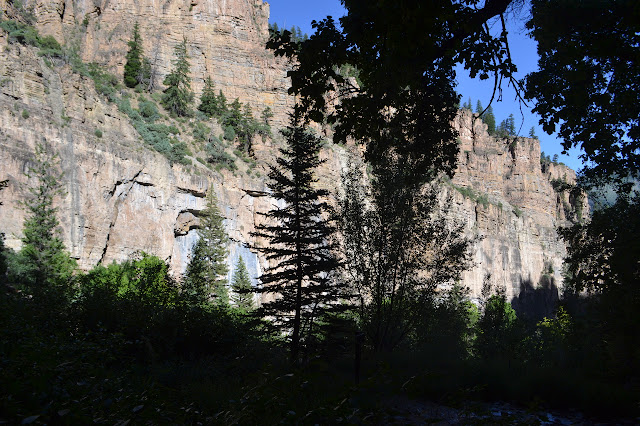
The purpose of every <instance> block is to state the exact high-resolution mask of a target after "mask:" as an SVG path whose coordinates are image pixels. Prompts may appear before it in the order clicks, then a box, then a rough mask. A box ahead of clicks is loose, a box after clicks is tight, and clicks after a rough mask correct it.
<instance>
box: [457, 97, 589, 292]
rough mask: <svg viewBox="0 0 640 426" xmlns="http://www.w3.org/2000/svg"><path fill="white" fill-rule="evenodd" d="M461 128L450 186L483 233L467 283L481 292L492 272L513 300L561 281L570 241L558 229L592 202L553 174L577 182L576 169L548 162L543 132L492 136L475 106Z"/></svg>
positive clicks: (465, 215)
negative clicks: (562, 186)
mask: <svg viewBox="0 0 640 426" xmlns="http://www.w3.org/2000/svg"><path fill="white" fill-rule="evenodd" d="M455 127H456V128H457V129H458V130H459V132H460V153H459V157H458V168H457V171H456V175H455V177H454V179H453V180H452V182H451V185H449V186H450V188H451V189H450V191H451V192H452V193H453V194H454V196H455V198H454V199H455V203H456V204H457V207H458V208H457V216H458V217H459V218H460V219H461V220H463V221H464V222H465V223H466V225H467V231H468V232H469V233H470V234H471V235H479V236H481V237H482V240H481V241H479V242H478V243H477V244H476V245H475V247H474V260H475V262H476V266H475V267H474V268H473V269H471V270H470V271H467V272H465V273H464V279H463V282H464V283H465V284H466V285H467V286H469V287H470V288H471V290H472V293H473V294H474V295H478V294H480V292H481V289H482V283H483V279H484V277H485V276H486V275H487V274H490V275H491V282H492V283H493V284H494V285H498V286H502V287H504V288H505V290H506V294H507V296H508V298H510V299H512V298H514V297H516V296H517V295H518V294H519V293H520V292H521V290H523V289H524V290H532V289H531V287H534V288H535V287H539V286H540V284H541V282H542V283H543V284H545V285H547V284H549V283H551V282H553V283H555V285H556V286H558V287H561V284H562V261H563V258H564V256H565V254H566V247H565V245H564V243H563V242H562V241H561V240H560V238H559V236H558V233H557V228H558V226H565V225H568V223H569V222H568V219H569V218H575V216H577V215H584V216H585V217H586V215H587V214H588V203H587V200H586V198H580V197H577V198H574V197H572V196H570V195H569V194H568V193H566V192H564V193H563V192H557V191H556V190H554V188H553V185H552V181H553V180H561V181H566V182H567V183H575V178H576V175H575V172H574V171H573V170H571V169H569V168H568V167H566V166H564V165H562V164H553V163H551V164H545V165H541V163H540V142H539V141H538V140H537V139H530V138H509V139H504V140H497V139H496V138H494V137H491V136H490V135H489V134H488V133H487V130H486V125H485V124H484V123H482V121H481V120H477V119H474V117H473V115H472V114H471V112H470V111H467V110H464V111H462V112H461V114H460V115H459V116H458V118H457V119H456V122H455ZM460 189H462V190H460ZM466 189H471V190H472V191H465V190H466ZM463 194H464V195H463ZM465 195H466V196H465ZM578 211H579V212H580V213H578Z"/></svg>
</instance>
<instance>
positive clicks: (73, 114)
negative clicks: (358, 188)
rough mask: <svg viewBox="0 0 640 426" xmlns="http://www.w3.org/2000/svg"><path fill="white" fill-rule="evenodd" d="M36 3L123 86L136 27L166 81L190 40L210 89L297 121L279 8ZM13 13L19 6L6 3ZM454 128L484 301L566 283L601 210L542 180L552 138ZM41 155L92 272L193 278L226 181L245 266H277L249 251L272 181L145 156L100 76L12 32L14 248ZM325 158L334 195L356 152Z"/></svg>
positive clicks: (7, 70)
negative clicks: (145, 263)
mask: <svg viewBox="0 0 640 426" xmlns="http://www.w3.org/2000/svg"><path fill="white" fill-rule="evenodd" d="M26 3H27V4H28V5H32V6H34V10H35V13H36V15H37V17H38V20H37V25H38V27H39V28H40V30H41V31H42V32H43V33H45V34H47V33H48V34H53V35H54V36H55V37H57V38H58V39H59V40H60V41H63V40H65V41H66V42H67V44H68V45H72V44H73V43H77V44H78V46H79V48H80V51H81V53H82V55H83V57H84V59H85V60H87V61H97V62H99V63H101V64H105V65H106V66H108V67H109V68H110V69H111V70H113V71H114V72H117V73H118V74H121V71H122V66H123V62H124V55H125V52H126V41H128V39H129V38H130V33H131V28H132V26H133V24H134V23H135V22H136V21H137V22H139V23H140V25H141V29H142V36H143V39H144V40H145V51H146V52H147V55H149V56H150V57H152V58H157V63H156V66H157V69H158V70H159V73H160V74H161V75H162V74H164V73H166V72H167V71H168V69H169V64H170V61H171V57H172V50H173V46H174V45H175V44H176V43H178V42H180V41H181V40H182V37H183V36H186V37H187V38H188V40H189V41H190V55H191V64H192V78H193V80H194V82H195V84H194V86H195V88H196V91H198V90H200V88H201V85H202V82H203V80H204V78H205V77H206V76H207V75H212V77H213V79H214V81H215V82H216V85H217V87H218V88H222V89H223V91H224V92H225V94H226V95H227V97H228V98H230V99H232V98H234V97H236V96H238V97H240V100H241V101H243V102H249V103H250V104H251V105H252V106H253V107H254V110H256V111H259V110H261V109H262V108H263V107H264V106H267V105H269V106H271V107H272V109H273V111H274V112H275V113H276V119H277V120H276V122H275V123H274V127H276V128H277V127H280V126H282V124H283V123H284V122H285V119H286V118H285V117H286V112H287V111H288V109H289V108H290V106H291V105H292V102H293V101H292V99H291V97H289V96H288V95H287V94H286V93H287V87H288V85H287V79H286V66H285V65H286V64H284V63H281V62H278V61H277V60H276V59H274V58H273V55H271V54H270V53H269V52H267V51H265V50H264V49H263V47H262V46H263V44H264V41H265V39H266V31H267V18H268V13H269V9H268V5H267V4H265V3H262V2H261V1H260V0H245V1H240V0H228V1H224V0H222V1H216V0H206V1H203V0H191V1H182V0H180V1H176V0H173V1H172V0H166V1H162V2H156V1H151V0H138V1H135V2H127V1H124V0H110V1H109V0H102V1H100V0H93V1H91V2H89V1H81V0H77V1H71V0H59V1H54V0H37V1H31V2H26ZM0 6H2V7H3V10H4V8H5V7H6V6H7V3H6V0H0ZM85 17H87V18H86V19H85ZM85 23H86V25H85ZM156 52H157V55H156ZM151 53H152V54H153V55H151ZM154 60H155V59H154ZM24 111H26V114H25V113H24ZM188 124H189V123H186V125H188ZM454 125H455V126H456V127H457V128H458V129H459V130H460V143H461V147H460V156H459V165H458V171H457V173H456V176H455V178H454V179H453V180H452V181H451V182H449V183H448V184H447V185H446V187H445V188H446V190H447V191H448V192H449V193H451V194H453V199H454V202H455V205H456V208H455V209H454V211H455V215H456V217H457V218H458V219H460V220H463V221H464V223H466V229H467V232H468V233H469V235H480V236H482V237H483V239H482V240H481V241H479V242H478V243H477V244H476V245H475V246H474V248H473V252H474V260H475V262H476V266H475V267H474V268H473V269H472V270H470V271H467V272H465V273H464V280H463V284H465V285H467V286H469V287H470V288H471V290H472V294H473V295H475V296H477V295H479V294H480V291H481V287H482V282H483V279H484V278H485V276H486V275H487V274H488V273H490V274H491V276H492V281H493V282H494V283H495V284H498V285H501V286H504V287H505V289H506V292H507V296H508V297H510V298H511V297H516V296H517V295H518V294H520V293H521V291H522V290H523V289H525V288H526V286H527V285H530V286H534V287H535V286H536V285H538V283H539V282H540V280H541V278H543V277H546V279H547V282H548V281H549V280H550V279H554V280H555V282H556V283H557V284H560V283H561V275H560V271H561V268H562V258H563V256H564V254H565V248H564V245H563V244H562V242H561V241H560V240H559V239H558V235H557V232H556V228H557V226H558V225H561V224H563V223H565V222H566V220H567V214H569V215H571V214H575V206H576V205H577V204H582V205H583V207H582V208H583V210H584V212H585V214H586V213H587V212H586V209H587V208H588V207H587V205H586V202H583V201H580V200H574V199H570V197H569V196H568V194H563V193H556V192H555V191H554V189H553V187H552V185H551V183H550V182H551V180H552V179H561V178H565V179H566V180H567V181H568V182H569V183H571V182H573V181H574V180H575V173H574V172H573V171H572V170H570V169H568V168H566V167H564V166H561V165H553V164H552V165H548V166H547V167H546V168H542V167H541V165H540V160H539V158H540V145H539V142H538V141H537V140H533V139H526V138H517V139H515V140H508V141H504V140H503V141H500V140H496V139H494V138H492V137H490V136H489V135H488V134H487V132H486V126H485V125H483V124H482V123H481V121H479V120H473V117H472V115H471V114H470V113H469V112H463V113H462V114H461V115H460V116H459V117H458V119H457V120H456V122H455V123H454ZM97 129H99V130H101V132H102V134H103V135H102V137H98V136H97V134H96V130H97ZM36 143H45V144H46V145H47V146H49V148H50V149H52V150H55V151H56V152H58V153H59V154H60V157H61V160H62V169H63V171H64V173H65V189H66V195H65V197H64V198H63V199H61V200H59V205H58V207H59V218H60V222H61V230H62V235H63V238H64V241H65V244H66V245H67V247H68V249H69V250H70V252H71V254H72V256H73V257H74V258H76V259H78V261H79V264H80V266H81V267H82V268H84V269H88V268H91V267H93V266H94V265H96V264H97V263H99V262H103V263H110V262H112V261H122V260H125V259H127V258H129V257H130V256H131V255H132V254H133V253H135V252H136V251H139V250H144V251H147V252H149V253H153V254H156V255H158V256H160V257H161V258H163V259H166V260H167V261H169V263H170V264H171V266H172V268H173V270H174V271H181V270H183V269H184V266H185V264H186V262H187V259H188V255H189V252H190V249H191V247H192V245H193V243H194V241H195V228H196V227H197V223H198V219H197V214H198V212H199V211H200V210H201V209H202V208H203V207H204V195H205V191H206V189H207V188H208V187H209V186H210V185H213V187H214V188H215V190H216V193H217V195H218V199H219V201H220V204H221V206H222V207H223V208H222V211H223V213H224V215H225V217H226V218H227V220H226V221H225V226H226V228H227V231H228V233H229V235H230V237H231V239H232V245H231V249H230V259H229V264H230V266H231V267H233V265H235V262H236V261H237V258H238V256H239V255H242V257H243V258H244V260H245V261H246V262H247V266H248V269H249V271H250V274H251V275H252V277H253V278H254V279H255V278H256V277H257V276H259V274H260V271H261V269H262V268H264V267H266V266H268V265H267V262H266V261H265V260H264V259H259V258H258V256H256V254H255V253H254V252H252V251H251V250H250V249H249V248H248V247H249V246H250V245H253V244H255V243H256V241H254V239H253V237H252V236H251V231H252V230H254V229H255V225H256V224H257V223H259V222H260V221H261V220H262V219H261V216H260V215H259V214H258V212H265V211H267V210H269V208H271V206H273V205H274V204H275V203H276V200H273V199H272V198H270V197H269V196H268V190H267V188H266V185H265V183H264V177H262V178H260V177H258V176H257V175H256V174H254V175H251V176H250V175H249V174H247V173H242V172H238V173H235V174H234V173H231V172H227V171H223V172H213V171H211V170H209V169H208V168H206V167H204V166H202V167H200V166H199V165H198V164H197V163H195V165H194V166H189V167H185V166H180V165H176V164H174V165H171V164H169V162H168V161H167V160H166V159H165V158H164V157H163V156H161V155H160V154H158V153H156V152H153V151H151V150H150V149H148V148H146V147H145V146H144V144H143V143H142V142H141V141H140V140H139V135H138V134H137V132H136V130H135V129H134V128H133V127H132V126H131V125H130V123H129V119H128V118H127V117H126V116H124V115H123V114H121V113H120V112H118V110H117V108H116V106H115V105H113V104H110V103H108V102H107V101H106V100H105V99H104V97H102V96H99V95H98V94H97V93H96V92H95V90H94V89H93V85H92V82H91V81H90V80H88V79H86V78H83V77H81V76H79V75H77V74H74V73H73V72H72V71H71V69H70V67H69V66H63V65H59V64H58V65H56V66H54V67H51V66H49V65H47V63H46V61H45V60H44V59H43V58H42V57H39V56H38V55H37V49H34V48H32V47H25V46H22V45H20V44H16V43H9V41H8V39H7V37H6V34H5V33H4V32H2V31H0V179H9V181H10V184H9V187H8V188H7V189H5V190H4V191H2V193H0V197H1V198H2V201H3V202H4V205H3V206H0V218H1V221H0V232H4V233H5V234H6V241H7V245H8V246H9V247H12V248H18V247H19V245H20V236H21V229H22V223H23V220H24V216H25V213H24V212H23V211H22V210H20V208H19V204H18V201H19V200H20V199H23V198H24V196H25V194H26V186H27V185H28V183H29V182H28V181H27V178H26V177H25V175H24V171H25V170H26V169H27V168H28V165H29V162H30V161H31V160H30V159H31V158H32V155H33V151H34V148H35V145H36ZM274 153H275V146H274V145H273V144H272V142H271V141H270V140H267V141H265V142H264V143H256V145H255V154H256V157H257V160H258V164H259V166H258V168H259V169H260V168H261V170H262V172H263V176H264V170H265V169H264V165H265V164H267V163H269V162H271V161H272V160H273V156H274ZM322 156H323V157H324V158H325V159H326V160H327V162H326V163H325V165H324V167H323V168H322V169H321V170H320V171H319V174H320V185H322V186H324V187H326V188H328V189H335V187H336V182H338V181H339V175H340V169H341V167H342V165H343V163H344V152H343V151H342V149H341V148H339V147H336V146H329V147H328V148H327V149H325V150H324V151H323V153H322ZM230 274H231V272H230Z"/></svg>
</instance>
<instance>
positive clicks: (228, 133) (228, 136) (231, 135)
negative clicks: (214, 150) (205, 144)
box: [222, 126, 236, 141]
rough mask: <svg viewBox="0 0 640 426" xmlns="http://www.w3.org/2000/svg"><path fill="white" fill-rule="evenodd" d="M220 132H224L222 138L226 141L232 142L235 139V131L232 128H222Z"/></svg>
mask: <svg viewBox="0 0 640 426" xmlns="http://www.w3.org/2000/svg"><path fill="white" fill-rule="evenodd" d="M222 130H223V131H224V136H223V138H224V139H225V140H227V141H233V140H234V139H235V138H236V131H235V129H234V128H233V126H224V127H223V128H222Z"/></svg>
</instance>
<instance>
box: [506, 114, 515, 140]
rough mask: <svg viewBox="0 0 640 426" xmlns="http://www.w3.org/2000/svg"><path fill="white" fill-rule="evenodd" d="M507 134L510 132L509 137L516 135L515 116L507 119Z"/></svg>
mask: <svg viewBox="0 0 640 426" xmlns="http://www.w3.org/2000/svg"><path fill="white" fill-rule="evenodd" d="M507 132H509V136H515V135H516V119H515V118H514V117H513V114H509V117H508V118H507Z"/></svg>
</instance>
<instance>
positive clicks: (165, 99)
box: [162, 37, 193, 117]
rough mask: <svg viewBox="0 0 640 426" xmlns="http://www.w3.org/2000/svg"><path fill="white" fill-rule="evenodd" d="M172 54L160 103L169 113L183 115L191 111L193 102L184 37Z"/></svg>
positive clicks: (185, 39)
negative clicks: (170, 67) (171, 68)
mask: <svg viewBox="0 0 640 426" xmlns="http://www.w3.org/2000/svg"><path fill="white" fill-rule="evenodd" d="M174 55H175V59H174V61H173V70H171V73H169V74H168V75H167V76H166V77H165V79H164V81H163V84H164V85H165V86H167V88H166V89H164V94H163V96H162V104H163V105H164V107H165V108H166V109H167V110H168V111H169V112H170V113H171V114H175V115H177V116H181V117H184V116H186V115H189V114H190V113H191V103H192V102H193V92H192V91H191V78H189V69H190V65H189V54H188V53H187V38H186V37H185V38H184V39H183V40H182V43H180V44H178V45H177V46H176V47H175V51H174Z"/></svg>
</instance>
